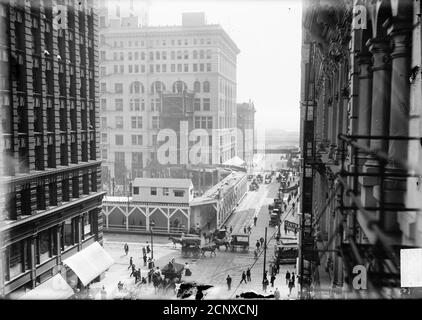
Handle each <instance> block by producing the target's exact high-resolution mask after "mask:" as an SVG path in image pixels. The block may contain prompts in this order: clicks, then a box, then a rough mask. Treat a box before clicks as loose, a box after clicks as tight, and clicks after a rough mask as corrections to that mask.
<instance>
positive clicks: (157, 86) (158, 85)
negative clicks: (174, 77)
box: [100, 80, 211, 94]
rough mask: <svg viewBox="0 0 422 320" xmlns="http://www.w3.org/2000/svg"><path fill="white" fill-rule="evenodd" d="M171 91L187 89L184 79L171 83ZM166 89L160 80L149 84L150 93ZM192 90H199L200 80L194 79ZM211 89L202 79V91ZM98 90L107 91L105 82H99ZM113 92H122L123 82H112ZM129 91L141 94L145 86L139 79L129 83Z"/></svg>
mask: <svg viewBox="0 0 422 320" xmlns="http://www.w3.org/2000/svg"><path fill="white" fill-rule="evenodd" d="M172 89H173V93H182V92H184V91H186V90H188V86H187V84H186V83H185V82H184V81H181V80H178V81H175V82H174V83H173V86H172ZM164 91H166V86H165V84H164V83H163V82H161V81H155V82H153V83H152V84H151V93H161V92H164ZM193 91H194V92H196V93H199V92H201V82H199V81H195V82H194V83H193ZM210 91H211V86H210V82H209V81H204V82H203V83H202V92H204V93H208V92H210ZM100 92H101V93H106V92H107V83H106V82H101V83H100ZM114 93H123V83H120V82H117V83H114ZM129 93H130V94H141V93H145V87H144V85H143V84H142V83H141V82H140V81H135V82H132V83H131V84H130V85H129Z"/></svg>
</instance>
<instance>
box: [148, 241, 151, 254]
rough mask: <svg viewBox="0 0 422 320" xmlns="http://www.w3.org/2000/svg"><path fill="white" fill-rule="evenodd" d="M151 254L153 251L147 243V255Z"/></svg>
mask: <svg viewBox="0 0 422 320" xmlns="http://www.w3.org/2000/svg"><path fill="white" fill-rule="evenodd" d="M150 252H151V249H150V247H149V244H148V241H147V253H148V254H149V253H150Z"/></svg>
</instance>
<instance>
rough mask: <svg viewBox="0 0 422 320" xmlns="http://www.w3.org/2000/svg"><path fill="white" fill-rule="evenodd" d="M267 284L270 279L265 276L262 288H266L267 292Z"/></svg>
mask: <svg viewBox="0 0 422 320" xmlns="http://www.w3.org/2000/svg"><path fill="white" fill-rule="evenodd" d="M267 286H268V279H267V278H265V279H264V281H262V290H264V292H265V293H266V292H267Z"/></svg>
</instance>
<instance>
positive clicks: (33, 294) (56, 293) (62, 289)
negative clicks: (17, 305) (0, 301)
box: [19, 273, 74, 300]
mask: <svg viewBox="0 0 422 320" xmlns="http://www.w3.org/2000/svg"><path fill="white" fill-rule="evenodd" d="M73 294H74V292H73V289H72V288H71V287H70V286H69V285H68V284H67V282H66V280H65V279H63V277H62V275H61V274H60V273H58V274H56V275H55V276H54V277H53V278H51V279H48V280H47V281H45V282H43V283H41V284H40V285H39V286H38V287H35V289H33V290H31V291H29V292H27V293H25V294H24V295H23V296H22V297H20V298H19V299H22V300H63V299H68V298H70V297H71V296H73Z"/></svg>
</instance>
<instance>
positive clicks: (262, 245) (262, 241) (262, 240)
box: [259, 237, 264, 248]
mask: <svg viewBox="0 0 422 320" xmlns="http://www.w3.org/2000/svg"><path fill="white" fill-rule="evenodd" d="M259 242H261V247H262V248H264V238H263V237H261V238H260V239H259Z"/></svg>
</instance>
